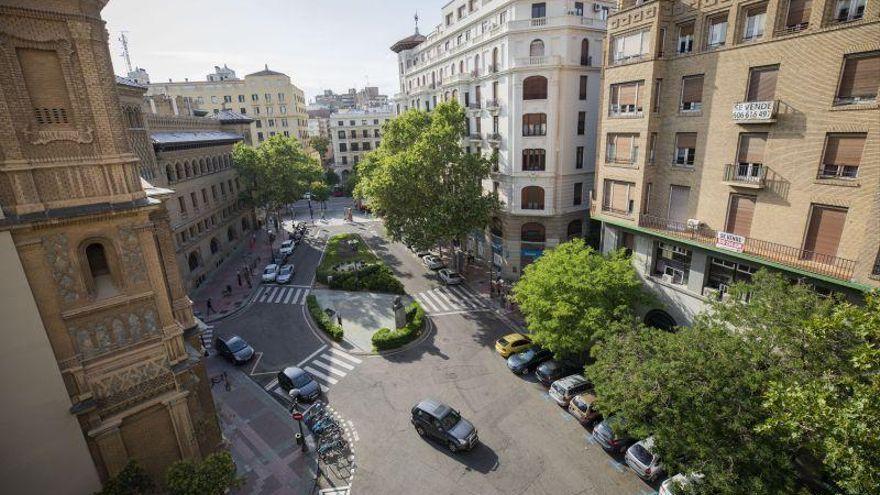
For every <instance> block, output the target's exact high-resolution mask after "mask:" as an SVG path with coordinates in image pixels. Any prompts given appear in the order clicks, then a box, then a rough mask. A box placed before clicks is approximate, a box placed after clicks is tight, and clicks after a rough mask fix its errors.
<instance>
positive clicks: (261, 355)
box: [249, 352, 263, 375]
mask: <svg viewBox="0 0 880 495" xmlns="http://www.w3.org/2000/svg"><path fill="white" fill-rule="evenodd" d="M256 354H257V359H255V360H254V365H253V366H251V372H250V373H249V374H250V375H253V374H254V371H256V369H257V365H258V364H260V359H263V353H262V352H257V353H256Z"/></svg>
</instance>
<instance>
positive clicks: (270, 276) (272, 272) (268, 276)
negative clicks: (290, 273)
mask: <svg viewBox="0 0 880 495" xmlns="http://www.w3.org/2000/svg"><path fill="white" fill-rule="evenodd" d="M277 277H278V265H276V264H275V263H272V264H271V265H266V268H264V269H263V282H274V281H275V279H276V278H277Z"/></svg>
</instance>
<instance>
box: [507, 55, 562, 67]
mask: <svg viewBox="0 0 880 495" xmlns="http://www.w3.org/2000/svg"><path fill="white" fill-rule="evenodd" d="M513 63H514V65H515V66H516V67H536V66H543V65H561V64H562V58H561V57H560V56H559V55H543V56H540V57H518V58H516V59H515V60H514V62H513Z"/></svg>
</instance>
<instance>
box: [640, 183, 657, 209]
mask: <svg viewBox="0 0 880 495" xmlns="http://www.w3.org/2000/svg"><path fill="white" fill-rule="evenodd" d="M653 188H654V184H651V183H650V182H648V183H646V184H645V196H644V197H643V198H642V214H644V215H648V214H649V212H650V211H651V192H652V190H653Z"/></svg>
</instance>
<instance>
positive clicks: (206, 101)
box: [147, 65, 308, 145]
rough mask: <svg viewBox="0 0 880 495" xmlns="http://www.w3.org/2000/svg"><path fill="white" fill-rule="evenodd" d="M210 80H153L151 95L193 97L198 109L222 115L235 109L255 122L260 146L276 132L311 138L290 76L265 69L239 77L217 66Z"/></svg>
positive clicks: (301, 97)
mask: <svg viewBox="0 0 880 495" xmlns="http://www.w3.org/2000/svg"><path fill="white" fill-rule="evenodd" d="M206 79H207V80H206V81H183V82H171V81H169V82H167V83H152V84H150V85H149V91H148V92H147V95H148V96H156V95H163V94H164V95H168V96H182V97H185V98H191V99H192V100H193V102H194V103H195V104H196V105H197V107H198V108H200V109H203V110H205V111H207V112H208V113H213V114H218V113H220V111H222V110H233V111H235V112H237V113H239V114H241V115H245V116H247V117H249V118H251V119H253V122H252V123H251V125H250V134H251V138H250V141H251V142H252V143H253V144H255V145H257V144H259V143H261V142H263V141H265V140H266V139H269V138H270V137H272V136H275V135H276V134H281V135H284V136H290V137H295V138H297V139H299V140H300V141H302V142H305V141H306V138H307V137H308V130H307V125H308V115H307V114H306V100H305V96H304V95H303V92H302V90H301V89H299V88H298V87H296V86H294V85H293V83H291V81H290V77H289V76H287V75H286V74H282V73H281V72H276V71H273V70H269V67H268V66H266V68H265V69H263V70H261V71H258V72H254V73H253V74H248V75H246V76H244V79H239V78H237V77H236V75H235V71H233V70H232V69H229V68H228V67H226V66H225V65H224V66H223V67H222V68H221V67H219V66H215V67H214V73H213V74H208V76H207V77H206Z"/></svg>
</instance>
